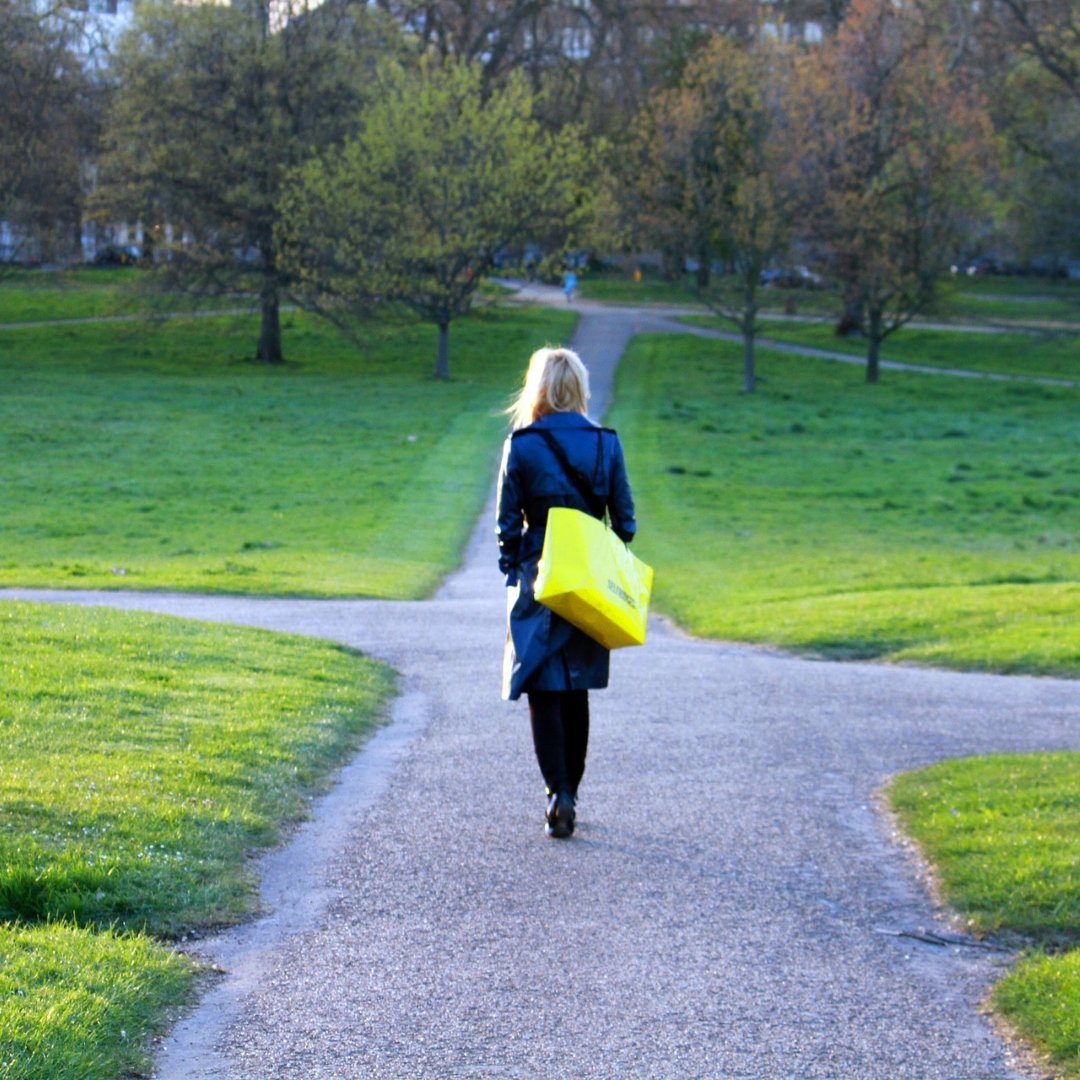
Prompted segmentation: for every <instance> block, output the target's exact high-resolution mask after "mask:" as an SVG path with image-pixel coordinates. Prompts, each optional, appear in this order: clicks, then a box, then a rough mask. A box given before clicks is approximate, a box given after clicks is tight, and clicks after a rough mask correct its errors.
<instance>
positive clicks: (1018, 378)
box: [516, 283, 1080, 387]
mask: <svg viewBox="0 0 1080 1080" xmlns="http://www.w3.org/2000/svg"><path fill="white" fill-rule="evenodd" d="M516 298H517V299H518V300H519V301H524V302H526V303H537V304H544V305H546V306H548V307H570V308H571V309H572V310H575V311H578V312H582V313H593V314H599V313H607V314H612V313H614V312H618V311H623V312H624V314H625V317H626V319H628V320H633V321H634V323H635V325H636V327H637V329H636V330H635V332H638V333H640V332H641V331H643V330H649V331H652V332H657V333H668V334H693V335H696V336H697V337H708V338H716V339H717V340H719V341H729V342H732V343H733V344H739V345H741V344H742V335H741V334H738V333H736V332H735V331H733V330H717V329H713V328H711V327H707V326H695V325H694V324H693V323H688V322H685V321H683V320H684V318H685V317H686V316H688V315H708V314H709V312H708V310H707V309H706V308H704V307H700V306H698V307H680V306H676V305H669V304H649V305H646V306H643V307H641V308H634V307H631V306H629V305H628V306H626V307H621V306H620V305H617V304H607V303H601V302H599V301H595V300H580V299H577V300H574V301H573V303H572V304H569V305H568V304H567V302H566V297H565V296H564V295H563V291H562V290H561V289H560V288H558V287H557V286H554V285H540V284H537V283H529V284H527V285H524V286H522V287H521V288H519V289H518V292H517V294H516ZM762 315H763V317H767V318H769V319H774V320H777V321H781V322H795V323H798V322H802V323H807V322H820V321H821V320H820V319H818V318H816V317H807V316H798V315H777V314H775V313H773V312H763V313H762ZM909 325H910V326H911V327H912V328H913V329H915V328H923V329H930V330H951V331H956V332H962V333H965V334H1005V333H1035V332H1037V330H1035V329H1034V328H1033V327H1031V326H1022V327H1010V326H1005V325H998V326H984V325H971V326H969V325H963V324H956V323H929V322H912V323H910V324H909ZM1059 328H1061V329H1065V328H1067V329H1069V330H1070V331H1072V332H1074V333H1075V332H1078V331H1080V328H1078V327H1077V326H1076V325H1067V324H1062V325H1061V326H1060V327H1059ZM757 344H758V346H759V347H761V348H767V349H772V350H773V351H774V352H782V353H789V354H791V355H794V356H808V357H812V358H814V359H816V360H832V361H835V362H836V363H840V364H854V365H856V366H859V367H865V366H866V357H865V356H859V355H856V354H854V353H847V352H838V351H836V350H834V349H818V348H815V347H814V346H812V345H798V344H795V343H793V342H790V341H777V340H775V339H773V338H770V337H769V336H768V335H767V334H763V335H761V336H759V337H758V339H757ZM880 366H881V368H882V370H884V371H914V372H917V373H919V374H923V375H951V376H954V377H956V378H961V379H982V380H987V381H990V382H1023V383H1036V384H1038V385H1040V386H1066V387H1080V381H1078V380H1076V379H1061V378H1057V377H1055V376H1052V375H1015V374H1008V373H1005V372H997V371H974V370H971V369H967V368H950V367H942V366H935V365H932V364H910V363H905V362H904V361H902V360H886V359H882V360H881V361H880Z"/></svg>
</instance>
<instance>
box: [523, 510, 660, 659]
mask: <svg viewBox="0 0 1080 1080" xmlns="http://www.w3.org/2000/svg"><path fill="white" fill-rule="evenodd" d="M652 583H653V569H652V567H651V566H649V565H648V564H647V563H643V562H642V561H641V560H640V559H639V558H637V556H635V555H633V554H632V553H631V551H630V549H629V548H628V547H627V546H626V544H624V543H623V542H622V541H621V540H620V539H619V538H618V537H617V536H616V535H615V534H614V533H613V532H612V531H611V529H610V528H609V527H608V526H607V525H605V524H604V523H603V522H602V521H599V520H598V519H597V518H594V517H591V516H590V515H588V514H583V513H581V511H580V510H571V509H569V508H567V507H561V506H557V507H554V508H552V509H551V510H549V511H548V519H547V531H546V533H545V534H544V550H543V552H542V553H541V555H540V567H539V573H538V575H537V578H536V588H535V595H536V599H537V600H539V601H540V603H542V604H544V605H545V606H546V607H549V608H551V610H552V611H554V612H555V613H556V614H558V615H561V616H562V617H563V618H564V619H566V621H567V622H569V623H573V624H574V626H576V627H577V628H578V629H579V630H583V631H584V632H585V633H586V634H588V635H589V637H591V638H594V639H595V640H596V641H599V642H600V644H601V645H604V646H606V647H607V648H609V649H620V648H622V647H623V646H625V645H643V644H644V643H645V629H646V623H647V622H648V616H649V596H650V594H651V593H652Z"/></svg>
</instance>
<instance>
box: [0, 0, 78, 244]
mask: <svg viewBox="0 0 1080 1080" xmlns="http://www.w3.org/2000/svg"><path fill="white" fill-rule="evenodd" d="M79 32H80V26H79V23H78V21H77V20H76V19H75V17H74V16H73V15H72V14H71V13H70V12H67V11H64V10H63V9H62V8H56V9H50V8H44V7H41V6H39V5H37V4H35V3H33V2H31V0H0V101H2V102H3V107H2V108H0V221H6V222H8V223H9V225H11V226H13V227H14V230H15V231H16V232H17V234H18V236H19V237H20V238H21V239H23V240H25V239H26V238H27V237H28V236H31V235H32V236H34V237H35V239H36V240H37V246H38V248H39V250H40V251H42V253H44V254H46V255H51V254H52V253H53V249H56V252H57V253H58V254H65V255H66V254H67V253H68V251H69V250H70V246H71V243H72V238H73V237H75V236H76V235H77V228H78V225H79V207H80V203H81V196H82V182H81V181H82V177H81V172H82V168H81V167H82V161H83V152H84V150H85V149H86V141H87V138H88V135H89V134H90V133H91V126H90V124H89V116H90V110H89V100H90V94H91V84H90V81H89V79H88V78H87V76H86V73H85V72H84V70H83V65H82V61H81V59H80V57H79V54H78V50H77V48H76V45H77V39H78V34H79ZM57 222H60V223H62V226H63V231H62V233H61V235H56V229H55V225H56V223H57ZM3 254H4V255H5V256H6V257H11V256H12V255H14V254H15V253H14V252H5V253H3Z"/></svg>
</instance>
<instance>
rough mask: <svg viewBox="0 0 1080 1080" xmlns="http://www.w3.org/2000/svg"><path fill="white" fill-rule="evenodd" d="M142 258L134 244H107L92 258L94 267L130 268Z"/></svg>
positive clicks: (139, 250)
mask: <svg viewBox="0 0 1080 1080" xmlns="http://www.w3.org/2000/svg"><path fill="white" fill-rule="evenodd" d="M141 258H142V250H141V249H140V248H138V247H136V246H135V245H134V244H107V245H106V246H105V247H103V248H102V249H101V250H100V251H99V252H98V253H97V254H96V255H95V256H94V266H131V265H132V264H134V263H137V262H138V261H139V260H140V259H141Z"/></svg>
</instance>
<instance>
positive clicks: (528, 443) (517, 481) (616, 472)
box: [496, 412, 637, 700]
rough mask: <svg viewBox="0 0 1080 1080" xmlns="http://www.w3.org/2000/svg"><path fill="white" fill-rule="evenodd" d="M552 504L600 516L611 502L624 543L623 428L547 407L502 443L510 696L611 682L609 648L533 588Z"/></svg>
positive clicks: (628, 513) (628, 500)
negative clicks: (561, 456)
mask: <svg viewBox="0 0 1080 1080" xmlns="http://www.w3.org/2000/svg"><path fill="white" fill-rule="evenodd" d="M537 428H546V429H547V430H548V431H550V432H551V433H552V434H553V435H554V436H555V438H556V439H557V440H558V441H559V444H560V446H561V447H562V448H563V450H564V451H565V452H566V456H567V457H568V458H569V459H570V462H571V464H572V465H573V466H574V467H575V468H577V469H578V470H579V471H580V472H582V473H583V474H584V475H585V476H587V477H589V478H591V479H592V481H593V486H594V489H595V491H596V493H597V495H598V496H602V497H603V505H602V506H600V507H594V508H593V509H592V510H590V509H589V507H587V506H586V504H585V501H584V500H583V499H582V497H581V495H580V494H578V491H577V489H576V487H575V486H574V484H573V482H572V481H571V480H570V479H569V478H568V477H567V475H566V473H565V471H564V469H563V467H562V465H561V464H560V463H559V460H558V459H557V458H556V457H555V454H554V452H553V451H552V450H551V448H550V447H549V446H548V444H547V442H546V441H545V440H544V438H543V437H542V436H540V435H538V434H536V432H535V429H537ZM553 506H569V507H573V509H575V510H583V511H585V512H586V513H593V515H594V516H596V517H599V516H602V515H603V506H606V508H607V512H608V516H609V518H610V520H611V527H612V529H614V531H615V533H616V535H617V536H619V537H620V538H621V539H622V540H625V541H626V542H627V543H629V541H630V540H632V539H633V536H634V532H635V531H636V529H637V524H636V522H635V520H634V499H633V496H632V495H631V493H630V484H629V481H628V480H627V477H626V463H625V461H624V460H623V451H622V445H621V443H620V442H619V436H618V435H617V434H616V433H615V432H614V431H612V430H611V429H610V428H602V427H599V426H598V425H596V424H594V423H593V422H592V421H591V420H590V419H589V418H588V417H586V416H582V415H581V414H580V413H569V412H565V413H549V414H548V415H547V416H544V417H541V418H540V419H539V420H537V421H536V422H535V423H533V424H530V425H529V426H528V427H526V428H521V429H520V430H518V431H515V432H514V433H513V434H512V435H511V436H510V437H509V438H508V439H507V440H506V446H505V448H504V451H503V463H502V470H501V472H500V475H499V506H498V513H497V524H496V533H497V535H498V538H499V569H500V570H502V572H503V573H504V574H505V575H506V584H507V587H508V588H509V589H510V593H509V597H508V602H509V606H510V612H509V620H508V624H509V625H508V629H507V636H506V653H505V656H504V663H503V697H505V698H509V699H510V700H516V699H517V698H519V697H520V696H521V694H522V693H527V692H528V691H530V690H596V689H600V688H602V687H605V686H607V684H608V664H609V659H610V654H609V653H608V650H607V649H605V648H604V647H603V646H602V645H601V644H599V643H598V642H596V641H594V640H593V639H592V638H590V637H589V636H588V635H587V634H584V633H582V632H581V631H580V630H578V629H576V628H575V627H573V626H571V625H570V623H568V622H567V621H566V620H565V619H563V618H561V617H560V616H558V615H556V614H555V613H554V612H553V611H551V610H549V609H548V608H546V607H544V605H543V604H541V603H538V602H537V600H536V599H535V597H534V596H533V586H534V585H535V583H536V572H537V564H538V563H539V561H540V552H541V551H542V550H543V547H544V529H545V527H546V526H547V514H548V510H550V509H551V507H553ZM598 508H599V509H600V513H599V514H597V513H595V510H596V509H598Z"/></svg>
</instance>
